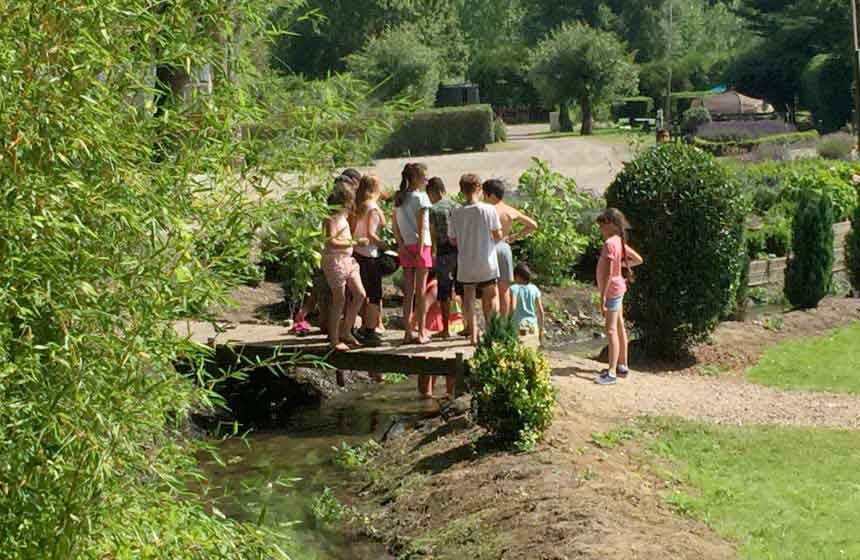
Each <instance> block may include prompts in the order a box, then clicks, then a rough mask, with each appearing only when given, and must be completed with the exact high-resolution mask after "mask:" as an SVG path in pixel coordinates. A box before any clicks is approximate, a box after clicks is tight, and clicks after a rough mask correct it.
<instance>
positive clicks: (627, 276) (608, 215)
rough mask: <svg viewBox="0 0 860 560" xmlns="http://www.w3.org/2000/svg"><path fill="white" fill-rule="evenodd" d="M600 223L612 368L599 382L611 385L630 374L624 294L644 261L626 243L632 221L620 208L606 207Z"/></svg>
mask: <svg viewBox="0 0 860 560" xmlns="http://www.w3.org/2000/svg"><path fill="white" fill-rule="evenodd" d="M597 223H598V225H599V226H600V231H601V232H602V233H603V237H604V239H605V240H606V241H605V242H604V244H603V250H602V251H601V253H600V260H599V261H598V263H597V287H598V288H599V289H600V301H601V305H600V309H601V311H602V312H603V317H604V319H605V321H606V338H607V340H608V341H609V367H608V369H606V370H605V371H604V372H603V373H602V374H601V376H600V377H599V378H598V379H597V383H598V384H599V385H611V384H613V383H615V382H616V381H617V379H618V377H627V376H628V375H629V373H630V369H629V368H628V367H627V359H628V358H627V354H628V351H627V350H628V342H629V339H628V337H627V328H626V326H625V324H624V294H626V293H627V282H628V280H631V281H632V279H633V268H634V267H636V266H639V265H641V264H642V262H643V260H642V257H641V256H640V255H639V253H637V252H636V251H634V250H633V249H632V248H631V247H630V246H629V245H627V230H629V229H630V224H629V223H628V222H627V218H625V217H624V214H622V213H621V211H620V210H617V209H615V208H607V209H606V210H605V211H604V212H603V213H602V214H601V215H600V216H599V217H598V218H597Z"/></svg>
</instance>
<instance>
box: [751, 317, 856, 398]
mask: <svg viewBox="0 0 860 560" xmlns="http://www.w3.org/2000/svg"><path fill="white" fill-rule="evenodd" d="M858 340H860V323H857V324H854V325H852V326H850V327H845V328H843V329H838V330H834V331H832V332H830V333H828V334H827V335H826V336H823V337H814V338H806V339H802V340H793V341H789V342H782V343H780V344H777V345H776V346H774V347H772V348H769V349H768V350H767V351H766V352H765V353H764V355H763V356H762V358H761V360H759V362H758V364H756V365H755V366H754V367H753V368H752V369H750V370H749V371H748V372H747V375H748V376H749V378H750V379H752V380H753V381H755V382H757V383H761V384H763V385H770V386H773V387H779V388H781V389H802V390H809V391H833V392H838V393H853V394H858V393H860V376H858V374H857V367H858V364H860V344H858V343H857V341H858Z"/></svg>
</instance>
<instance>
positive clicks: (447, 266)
mask: <svg viewBox="0 0 860 560" xmlns="http://www.w3.org/2000/svg"><path fill="white" fill-rule="evenodd" d="M433 271H434V272H435V273H436V282H437V284H438V289H437V294H436V300H437V301H451V297H452V296H453V293H454V278H456V275H457V252H456V251H455V252H453V253H445V254H441V255H436V262H435V266H434V267H433Z"/></svg>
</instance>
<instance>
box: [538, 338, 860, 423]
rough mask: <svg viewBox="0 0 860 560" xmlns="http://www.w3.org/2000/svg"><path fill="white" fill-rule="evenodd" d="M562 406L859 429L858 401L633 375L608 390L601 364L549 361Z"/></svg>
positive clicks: (717, 380) (559, 357) (738, 382)
mask: <svg viewBox="0 0 860 560" xmlns="http://www.w3.org/2000/svg"><path fill="white" fill-rule="evenodd" d="M551 360H552V364H553V375H554V376H555V382H556V384H557V386H558V387H559V390H560V391H561V399H562V402H563V403H565V404H568V405H570V406H576V407H579V408H581V409H582V410H583V412H586V413H590V414H594V415H596V416H598V417H607V416H615V417H616V418H618V417H627V418H632V417H636V416H640V415H643V414H658V415H674V416H681V417H683V418H689V419H694V420H705V421H709V422H715V423H718V424H729V425H744V424H774V425H781V426H802V427H821V428H849V429H860V397H857V396H851V395H842V394H833V393H818V392H814V393H813V392H807V391H781V390H777V389H772V388H769V387H764V386H760V385H755V384H753V383H750V382H747V381H745V380H743V379H740V378H737V377H731V376H726V377H702V376H695V375H682V374H671V375H669V374H666V375H655V374H649V373H634V374H633V376H632V377H630V378H629V379H627V380H621V381H619V383H618V384H616V385H615V386H612V387H601V386H598V385H596V384H594V382H593V380H594V377H595V376H596V375H597V372H598V371H600V369H601V368H602V367H603V364H599V363H597V362H593V361H591V360H585V359H579V358H574V357H570V356H566V355H563V354H553V355H551Z"/></svg>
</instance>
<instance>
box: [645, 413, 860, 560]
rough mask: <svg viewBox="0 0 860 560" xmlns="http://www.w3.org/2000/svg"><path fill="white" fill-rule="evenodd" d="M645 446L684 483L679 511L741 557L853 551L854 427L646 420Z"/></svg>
mask: <svg viewBox="0 0 860 560" xmlns="http://www.w3.org/2000/svg"><path fill="white" fill-rule="evenodd" d="M644 424H645V427H646V430H647V431H648V433H649V434H651V435H650V436H649V438H650V440H649V444H648V445H649V449H650V450H651V451H652V452H654V453H656V454H657V455H659V456H660V457H663V458H665V459H668V460H669V461H671V463H672V464H673V465H674V466H673V467H672V469H673V473H674V476H675V477H676V478H677V480H679V481H680V482H681V483H682V485H683V486H684V487H685V488H687V489H688V491H686V492H682V491H674V492H673V493H672V494H671V495H670V496H669V501H670V502H671V503H673V504H674V505H675V506H676V507H677V508H678V509H679V510H680V511H681V512H683V513H686V514H688V515H691V516H693V517H696V518H699V519H701V520H703V521H704V522H706V523H707V524H708V525H710V526H711V527H712V528H713V529H714V530H715V531H716V532H717V533H718V534H719V535H720V536H722V537H723V538H726V539H728V540H730V541H733V542H737V543H738V545H739V551H740V554H741V557H742V558H748V559H756V560H758V559H768V560H778V559H779V560H781V559H784V560H806V559H809V560H829V559H834V560H836V559H839V560H843V559H856V558H860V528H858V526H857V524H858V522H860V434H858V433H857V432H849V431H837V430H814V429H800V428H777V427H753V428H750V427H747V428H735V427H718V426H709V425H704V424H699V423H694V422H687V421H682V420H667V419H654V420H648V421H646V422H645V423H644Z"/></svg>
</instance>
